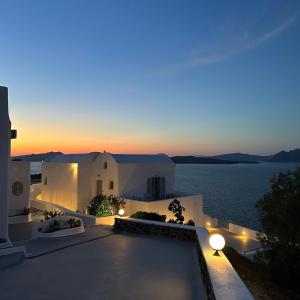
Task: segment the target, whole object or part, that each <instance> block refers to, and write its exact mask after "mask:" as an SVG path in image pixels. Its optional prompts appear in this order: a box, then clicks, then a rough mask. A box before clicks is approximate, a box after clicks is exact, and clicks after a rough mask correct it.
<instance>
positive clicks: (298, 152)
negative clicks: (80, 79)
mask: <svg viewBox="0 0 300 300" xmlns="http://www.w3.org/2000/svg"><path fill="white" fill-rule="evenodd" d="M58 154H62V152H47V153H37V154H29V155H21V156H14V157H12V159H13V160H25V161H31V162H42V161H47V160H49V159H51V158H53V157H54V156H56V155H58ZM170 158H171V159H172V160H173V162H174V163H175V164H218V165H221V164H227V165H228V164H259V163H261V162H276V163H287V162H291V163H300V148H299V149H294V150H291V151H280V152H278V153H276V154H274V155H252V154H245V153H239V152H238V153H228V154H220V155H215V156H201V155H182V156H178V155H177V156H173V157H170Z"/></svg>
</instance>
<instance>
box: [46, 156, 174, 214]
mask: <svg viewBox="0 0 300 300" xmlns="http://www.w3.org/2000/svg"><path fill="white" fill-rule="evenodd" d="M174 186H175V164H174V163H173V161H172V160H171V159H170V158H169V157H168V156H167V155H164V154H157V155H130V154H110V153H99V152H96V153H88V154H61V155H57V156H56V157H54V158H52V159H51V160H49V161H47V162H43V164H42V183H41V199H42V200H44V201H47V202H52V203H56V204H59V205H61V206H63V207H65V208H68V209H70V210H73V211H84V210H85V209H86V207H87V205H88V202H89V201H90V200H91V199H92V198H93V197H94V196H96V195H98V194H105V195H114V196H121V197H125V198H131V199H137V200H141V201H151V200H159V199H164V198H166V197H169V196H170V197H171V196H172V194H174Z"/></svg>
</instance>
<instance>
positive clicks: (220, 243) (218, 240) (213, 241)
mask: <svg viewBox="0 0 300 300" xmlns="http://www.w3.org/2000/svg"><path fill="white" fill-rule="evenodd" d="M209 244H210V246H211V247H212V248H213V249H214V250H216V251H215V253H214V255H215V256H220V254H219V252H218V251H220V250H222V249H223V248H224V246H225V240H224V238H223V236H222V235H221V234H218V233H215V234H212V235H211V236H210V238H209Z"/></svg>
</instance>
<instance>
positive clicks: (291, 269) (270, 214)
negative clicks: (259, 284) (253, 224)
mask: <svg viewBox="0 0 300 300" xmlns="http://www.w3.org/2000/svg"><path fill="white" fill-rule="evenodd" d="M271 183H272V190H271V191H270V192H269V193H267V194H265V195H264V196H263V198H261V199H259V200H258V201H257V203H256V208H257V209H258V213H259V219H260V222H261V226H262V230H261V231H260V232H259V234H258V239H259V241H260V242H261V244H262V247H263V249H264V251H262V252H260V253H259V255H258V259H259V260H260V261H261V262H263V263H266V264H267V266H268V268H269V270H270V274H272V277H273V278H274V280H275V281H276V282H277V283H278V284H280V285H286V286H289V287H293V288H297V289H300V288H299V279H297V278H299V274H300V247H299V245H300V222H299V216H300V167H299V168H297V169H296V170H295V171H294V172H290V171H288V172H286V173H280V174H279V175H278V176H274V177H273V178H272V180H271Z"/></svg>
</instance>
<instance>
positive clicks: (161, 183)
mask: <svg viewBox="0 0 300 300" xmlns="http://www.w3.org/2000/svg"><path fill="white" fill-rule="evenodd" d="M147 194H148V196H149V197H150V198H151V199H154V200H162V199H165V198H166V178H165V177H158V176H155V177H150V178H148V182H147Z"/></svg>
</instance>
